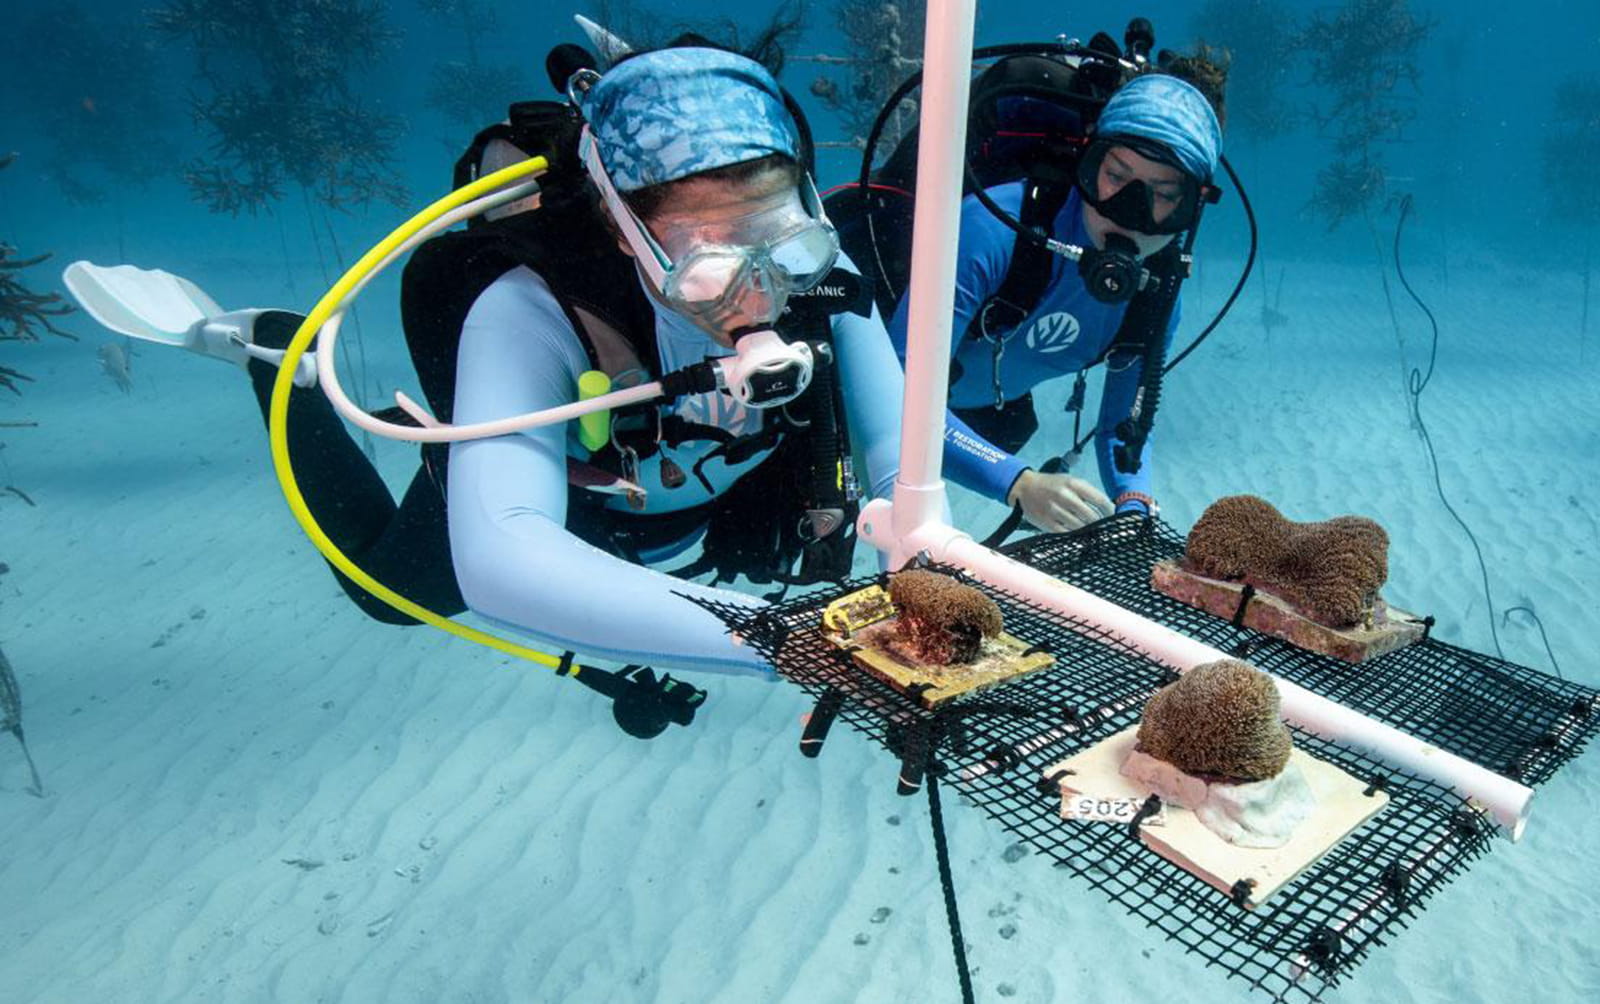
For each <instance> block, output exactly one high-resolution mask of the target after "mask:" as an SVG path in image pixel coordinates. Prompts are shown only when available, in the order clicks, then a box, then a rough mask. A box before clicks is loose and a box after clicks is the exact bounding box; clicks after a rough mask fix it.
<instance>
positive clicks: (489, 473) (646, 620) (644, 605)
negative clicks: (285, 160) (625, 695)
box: [448, 259, 904, 673]
mask: <svg viewBox="0 0 1600 1004" xmlns="http://www.w3.org/2000/svg"><path fill="white" fill-rule="evenodd" d="M841 264H845V263H844V261H843V260H842V259H841ZM833 337H834V349H835V352H836V355H837V358H838V364H839V375H840V380H841V385H842V389H843V398H844V402H845V413H846V421H847V422H848V423H849V430H850V436H851V442H852V444H854V445H855V446H856V447H858V448H859V449H860V450H861V451H862V453H863V460H864V463H865V465H866V468H867V471H866V474H867V479H868V487H869V489H870V490H871V491H872V493H873V494H875V495H882V494H887V493H888V492H889V491H890V490H891V489H892V487H893V484H894V478H895V474H896V472H897V470H898V465H899V444H900V439H899V424H900V421H899V420H900V406H901V398H902V395H903V390H904V378H903V376H902V374H901V368H900V365H899V364H898V362H897V361H896V359H895V355H894V350H893V349H892V348H891V347H890V344H889V338H888V335H887V334H886V332H885V331H884V327H883V322H882V320H881V318H879V316H878V314H877V312H876V311H875V310H874V312H873V314H872V316H871V317H870V318H865V317H860V316H858V315H855V314H842V315H839V317H837V318H836V319H835V321H834V325H833ZM656 344H657V347H658V349H659V350H660V354H661V359H662V364H663V367H664V369H666V370H673V369H677V368H679V367H681V366H684V365H688V364H690V363H693V362H697V361H699V360H700V359H703V358H705V357H707V356H712V355H725V354H727V353H728V352H729V351H730V350H728V349H725V348H722V347H721V346H718V345H717V344H716V343H715V342H713V341H711V339H710V338H709V337H707V336H706V335H704V334H702V333H701V332H700V331H699V329H697V328H695V327H694V326H693V325H692V324H691V323H689V322H688V321H687V320H685V319H683V318H681V317H679V316H677V315H676V314H673V313H672V312H670V311H667V310H664V309H659V308H658V309H657V311H656ZM588 368H589V360H588V357H587V355H586V354H585V352H584V350H583V347H582V343H581V342H580V341H579V339H578V335H577V333H576V332H575V331H573V329H572V325H571V323H570V322H569V321H568V319H567V316H566V314H565V313H564V312H563V311H562V310H561V307H560V305H559V304H558V303H557V302H556V299H555V297H554V296H553V295H552V294H551V292H550V288H549V286H548V285H547V284H546V283H545V281H544V280H543V279H542V278H540V277H539V276H538V275H537V274H536V273H534V272H533V271H531V270H530V269H527V268H516V269H512V270H511V271H510V272H507V273H506V274H505V275H503V276H501V277H500V278H499V279H497V280H496V281H495V282H494V283H492V284H491V285H490V286H489V287H488V288H487V289H485V290H484V292H483V293H482V294H481V295H480V296H479V297H478V299H477V301H476V302H475V303H474V304H473V306H472V309H471V311H470V312H469V313H468V315H467V320H466V324H465V326H464V328H463V330H462V336H461V348H460V352H459V354H458V372H457V379H456V404H455V421H456V422H458V423H462V424H465V423H469V422H481V421H486V420H489V419H494V418H504V417H506V416H508V415H516V414H521V413H523V412H529V411H539V410H543V409H546V408H552V407H556V406H559V405H563V404H567V403H569V402H571V401H573V400H576V398H577V384H578V377H579V375H580V374H582V373H583V372H584V371H585V370H587V369H588ZM675 408H676V409H677V410H678V411H679V412H681V413H683V414H684V416H685V417H686V418H688V419H690V420H692V421H695V422H702V423H706V424H711V425H717V426H720V427H722V428H724V429H727V430H729V431H730V432H733V433H734V434H736V435H737V434H739V433H742V432H748V431H753V429H754V428H756V427H758V425H759V422H760V416H759V415H758V414H755V413H754V412H752V411H750V410H748V409H745V408H743V407H741V406H740V405H738V403H737V402H735V401H734V400H733V399H732V398H731V397H729V396H728V395H726V394H723V393H721V392H720V391H719V392H713V393H710V394H700V395H694V396H692V397H687V398H684V399H682V400H681V401H679V402H678V404H677V405H675ZM569 426H570V428H569ZM715 446H716V444H715V443H711V442H689V443H685V444H683V445H682V446H681V447H677V448H675V449H674V450H673V453H672V456H673V459H674V461H675V462H676V463H677V464H678V465H679V466H680V467H682V468H683V469H684V470H686V471H687V470H691V469H693V468H694V466H695V462H696V461H698V460H699V459H700V458H701V456H702V455H703V454H705V453H707V452H709V451H710V450H711V449H713V448H714V447H715ZM568 456H575V457H578V458H579V459H582V458H584V457H586V456H587V452H586V451H584V450H583V448H582V447H581V446H580V445H578V442H577V434H576V423H568V424H567V425H555V426H546V427H544V428H538V429H529V430H527V431H526V432H523V433H520V434H517V435H510V436H500V437H497V438H494V439H482V440H474V441H470V442H465V443H456V444H453V445H452V446H451V450H450V468H449V506H448V516H449V524H450V546H451V552H452V555H453V558H454V563H455V572H456V578H457V581H458V582H459V584H460V586H461V594H462V596H463V597H464V598H465V600H466V602H467V605H468V606H469V607H470V608H471V609H472V610H473V611H474V612H475V613H477V614H478V615H480V616H482V617H484V618H486V619H488V620H491V621H493V622H496V623H499V624H502V625H505V626H507V627H509V628H512V629H514V630H516V631H519V632H521V633H523V634H526V635H531V636H532V637H534V638H536V639H538V640H541V641H543V642H545V643H547V644H551V645H555V646H558V647H560V648H570V649H573V650H574V651H577V652H580V653H582V654H585V655H589V656H598V657H601V658H610V659H615V660H618V661H622V662H645V663H649V664H651V665H655V666H665V667H673V668H684V669H698V670H723V671H732V672H741V671H754V672H761V673H765V672H770V669H771V667H770V666H769V665H768V664H767V663H766V662H765V661H764V660H763V659H762V658H761V657H760V656H759V655H758V654H757V653H756V652H755V651H754V650H753V649H751V648H750V647H749V646H746V645H744V644H741V643H739V642H738V641H736V640H735V639H733V638H730V637H729V635H728V633H727V631H726V628H725V627H724V625H723V624H722V622H721V621H720V620H718V619H717V618H716V617H715V616H713V615H712V614H711V613H709V612H708V611H706V610H705V609H704V608H702V607H700V606H699V605H697V604H695V603H693V602H691V601H689V600H687V599H684V598H683V596H684V595H690V596H698V597H702V598H713V599H715V600H717V601H719V602H722V603H732V604H743V605H747V606H756V605H760V603H761V600H759V599H757V598H756V597H753V596H749V595H747V594H744V593H738V592H732V591H729V590H724V589H713V588H709V587H706V586H701V585H697V584H695V583H692V582H685V581H683V580H681V579H675V578H672V577H670V576H667V575H665V574H662V573H660V572H655V571H652V570H650V569H648V568H644V567H641V566H639V565H634V564H631V563H629V562H626V561H623V560H622V559H620V558H617V557H615V556H613V555H611V554H609V553H606V552H604V551H601V550H599V549H597V548H594V547H592V546H590V545H589V544H587V543H585V542H584V541H582V540H580V539H579V538H578V537H576V536H574V535H573V534H571V533H569V532H568V531H567V529H566V527H565V522H566V513H567V475H566V460H567V457H568ZM762 459H764V457H763V456H757V457H754V458H751V459H749V460H748V461H746V462H743V463H741V464H738V465H730V464H727V463H726V462H725V461H724V460H723V459H722V458H720V457H718V458H714V459H712V460H710V461H708V462H707V463H706V464H705V466H704V467H703V468H702V472H703V473H704V474H705V475H706V477H707V479H708V480H709V481H710V482H711V483H712V486H713V489H714V491H713V492H712V493H707V492H706V490H705V488H704V486H702V485H701V484H700V482H699V479H698V478H692V477H691V478H689V479H687V481H685V482H684V484H683V485H682V486H681V487H679V488H676V489H666V488H664V487H661V480H660V477H659V474H658V473H657V466H658V464H659V457H654V458H648V459H647V460H646V461H644V462H643V463H642V464H641V467H642V470H641V473H640V479H639V480H640V483H642V484H644V485H646V486H647V487H648V488H649V500H648V510H647V511H650V512H670V511H676V510H679V509H685V508H688V507H690V506H694V505H698V504H700V503H702V502H704V501H706V500H707V499H708V498H710V497H712V495H714V494H718V495H719V494H721V493H722V492H724V491H726V490H727V489H728V488H729V487H731V486H732V485H733V483H734V482H735V481H736V480H737V479H738V478H739V476H740V475H741V474H743V473H745V472H746V471H748V470H749V469H750V468H751V467H753V466H755V465H757V464H759V463H760V462H761V460H762Z"/></svg>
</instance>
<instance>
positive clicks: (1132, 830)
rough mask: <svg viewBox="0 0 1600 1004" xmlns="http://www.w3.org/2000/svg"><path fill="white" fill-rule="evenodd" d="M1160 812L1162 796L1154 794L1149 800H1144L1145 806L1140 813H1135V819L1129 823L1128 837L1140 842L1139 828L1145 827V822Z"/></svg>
mask: <svg viewBox="0 0 1600 1004" xmlns="http://www.w3.org/2000/svg"><path fill="white" fill-rule="evenodd" d="M1160 811H1161V796H1160V795H1157V794H1153V793H1152V794H1151V796H1150V797H1149V798H1147V799H1145V800H1144V804H1143V805H1141V806H1139V811H1138V812H1135V813H1134V814H1133V818H1132V819H1131V820H1129V821H1128V836H1130V837H1132V838H1133V839H1135V840H1138V839H1139V827H1141V826H1143V825H1144V821H1145V820H1146V819H1149V818H1150V817H1151V816H1153V815H1155V814H1156V813H1158V812H1160Z"/></svg>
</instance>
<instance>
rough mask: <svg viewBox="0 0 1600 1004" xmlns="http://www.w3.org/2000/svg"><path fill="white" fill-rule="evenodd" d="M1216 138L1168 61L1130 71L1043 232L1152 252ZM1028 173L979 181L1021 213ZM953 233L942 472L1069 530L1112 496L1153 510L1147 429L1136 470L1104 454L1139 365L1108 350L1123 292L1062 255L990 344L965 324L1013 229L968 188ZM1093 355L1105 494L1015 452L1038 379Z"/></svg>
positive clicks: (1211, 161)
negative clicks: (957, 233)
mask: <svg viewBox="0 0 1600 1004" xmlns="http://www.w3.org/2000/svg"><path fill="white" fill-rule="evenodd" d="M1221 149H1222V133H1221V126H1220V123H1219V121H1218V118H1217V115H1216V113H1215V111H1214V110H1213V108H1212V106H1211V103H1210V102H1209V101H1208V100H1207V99H1206V97H1205V96H1204V95H1203V94H1202V93H1201V92H1200V91H1199V90H1197V89H1196V88H1195V87H1193V86H1192V85H1190V84H1188V83H1186V82H1184V81H1181V80H1179V79H1177V78H1175V77H1172V76H1167V75H1164V74H1157V73H1151V74H1147V75H1144V76H1140V77H1136V78H1135V79H1133V80H1132V81H1130V82H1129V83H1127V84H1125V85H1124V86H1123V87H1122V88H1120V89H1119V90H1118V91H1117V92H1116V93H1115V94H1114V95H1113V96H1112V97H1111V99H1110V100H1109V101H1108V102H1107V103H1106V106H1105V108H1104V109H1103V110H1102V112H1101V114H1100V117H1099V122H1098V126H1097V127H1096V132H1095V136H1094V143H1092V144H1091V145H1090V147H1089V150H1088V152H1086V153H1085V154H1084V165H1083V167H1082V169H1080V171H1079V175H1078V177H1079V184H1078V187H1077V188H1076V189H1075V190H1074V191H1072V192H1071V193H1070V195H1069V196H1068V197H1067V200H1066V203H1065V204H1064V206H1063V207H1062V209H1061V211H1060V212H1059V213H1058V214H1057V215H1056V218H1055V220H1054V223H1053V225H1052V226H1051V228H1050V229H1051V236H1052V237H1054V238H1055V239H1056V240H1058V241H1061V242H1063V243H1066V244H1072V245H1075V246H1078V247H1085V248H1087V247H1094V248H1099V249H1104V248H1106V246H1107V239H1108V237H1109V238H1111V240H1113V241H1117V240H1121V241H1124V242H1131V245H1132V247H1131V248H1130V251H1131V250H1132V249H1133V248H1136V249H1137V254H1138V256H1139V257H1140V258H1148V257H1149V256H1151V255H1154V254H1156V253H1157V252H1160V251H1161V250H1162V249H1164V248H1166V247H1167V246H1168V245H1169V244H1170V243H1171V242H1172V241H1173V239H1174V238H1175V237H1176V235H1177V234H1178V233H1179V232H1181V231H1182V230H1183V229H1186V228H1187V225H1188V222H1189V221H1190V220H1192V219H1193V218H1194V214H1195V213H1196V212H1197V210H1198V205H1199V201H1200V186H1202V185H1205V184H1207V183H1209V182H1210V180H1211V176H1212V174H1213V172H1214V171H1215V170H1216V167H1217V164H1218V160H1219V158H1220V156H1221ZM1023 184H1024V183H1023V182H1016V183H1012V184H1007V185H1000V186H997V187H995V188H993V189H991V190H989V193H988V194H989V195H990V196H991V197H992V198H993V200H994V201H995V202H996V203H997V204H998V205H999V206H1000V207H1001V208H1003V209H1005V210H1006V211H1007V212H1009V213H1011V214H1012V215H1013V216H1016V215H1018V212H1019V208H1020V205H1021V201H1022V186H1023ZM960 241H961V244H960V255H959V258H958V261H957V266H956V299H955V312H954V316H953V318H952V336H951V343H950V344H951V351H952V363H951V386H950V409H951V413H950V415H949V416H948V422H947V425H946V430H945V470H946V472H947V475H948V476H949V477H950V478H951V479H952V480H954V481H955V482H956V483H957V484H960V485H962V486H964V487H967V488H970V489H972V490H973V491H976V492H979V493H981V494H983V495H985V496H987V497H989V498H992V499H996V500H998V501H1003V502H1006V503H1007V504H1008V505H1020V506H1021V508H1022V511H1023V514H1024V515H1025V516H1026V517H1027V518H1028V520H1029V521H1030V522H1032V523H1033V524H1034V525H1036V526H1038V527H1040V528H1041V529H1045V530H1051V531H1063V530H1070V529H1073V528H1075V527H1078V526H1081V525H1084V524H1085V523H1088V522H1091V521H1093V520H1094V519H1096V518H1099V517H1101V516H1104V515H1107V514H1108V513H1110V512H1111V511H1112V510H1113V509H1115V510H1116V511H1124V510H1129V509H1136V510H1140V511H1146V512H1148V511H1150V510H1151V509H1152V508H1153V506H1154V499H1153V493H1152V491H1151V487H1150V484H1151V479H1150V463H1149V460H1150V449H1149V444H1148V442H1147V443H1146V444H1145V446H1144V449H1143V450H1142V451H1141V455H1140V458H1139V459H1140V460H1141V463H1139V464H1138V465H1137V470H1136V471H1132V472H1129V471H1124V470H1121V469H1119V467H1118V465H1116V464H1115V463H1114V462H1113V451H1114V449H1115V448H1116V446H1117V445H1118V443H1119V440H1118V439H1117V437H1116V435H1115V433H1114V430H1115V428H1116V426H1117V424H1118V422H1119V421H1121V420H1122V419H1125V418H1127V417H1128V415H1129V412H1130V409H1131V408H1132V406H1133V403H1134V399H1135V395H1136V393H1137V392H1138V390H1139V387H1140V381H1141V376H1142V373H1143V364H1142V358H1141V354H1140V352H1139V350H1138V349H1137V348H1133V349H1127V348H1119V349H1118V351H1114V352H1111V353H1110V354H1109V356H1106V353H1107V351H1108V349H1110V348H1111V347H1112V345H1113V342H1114V340H1115V338H1116V335H1117V333H1118V330H1119V327H1120V326H1121V324H1122V321H1123V317H1124V315H1125V314H1126V312H1127V311H1128V310H1129V305H1128V304H1127V303H1114V304H1113V303H1104V302H1101V301H1100V300H1097V299H1096V298H1095V297H1093V296H1091V295H1090V292H1089V289H1088V287H1087V286H1086V284H1085V281H1084V279H1083V278H1082V277H1081V276H1080V274H1079V272H1078V269H1077V267H1076V266H1075V265H1074V264H1073V263H1071V262H1067V261H1064V260H1063V259H1060V258H1059V257H1058V258H1056V259H1055V262H1054V264H1053V266H1052V273H1051V277H1050V282H1049V284H1048V286H1047V287H1046V289H1045V291H1044V293H1043V295H1042V296H1041V297H1040V299H1039V301H1038V303H1037V304H1036V305H1035V306H1034V308H1033V309H1032V311H1031V312H1030V313H1029V314H1028V315H1027V316H1026V318H1025V319H1023V320H1022V322H1021V323H1020V324H1019V325H1017V326H1016V327H1015V328H1013V329H1011V330H1010V331H1009V332H1007V333H1005V334H1003V335H1002V337H1003V339H1004V342H1003V351H1001V352H1000V353H999V354H998V357H997V354H996V352H995V348H994V343H993V342H991V341H989V340H987V339H984V338H977V337H972V336H971V335H970V334H969V328H970V327H971V325H972V321H973V318H974V317H975V316H976V314H977V313H978V311H979V310H980V308H981V307H982V306H983V304H984V303H985V302H986V301H988V300H989V299H990V298H991V297H992V296H994V295H995V294H997V293H998V292H999V291H1000V288H1001V284H1002V283H1003V281H1004V279H1005V277H1006V274H1007V271H1008V269H1009V267H1010V265H1011V259H1012V255H1013V251H1014V248H1015V245H1016V236H1015V234H1014V233H1013V231H1012V230H1010V229H1009V228H1007V227H1006V226H1005V225H1004V224H1003V223H1001V222H1000V221H999V220H997V219H996V218H995V217H994V216H993V215H992V214H991V212H989V211H988V210H987V209H986V208H985V207H983V206H982V205H981V204H980V203H979V202H978V200H977V199H976V197H973V196H969V197H968V198H967V199H966V200H964V201H963V203H962V207H961V238H960ZM1124 246H1127V245H1126V244H1125V245H1124ZM906 315H907V304H906V303H905V302H902V303H901V306H900V309H899V310H898V311H897V312H896V314H895V317H894V318H893V320H892V321H891V323H890V328H889V330H890V335H891V337H892V338H893V339H894V343H895V348H896V350H897V351H898V352H900V354H901V355H902V357H903V356H904V352H905V340H906V323H907V316H906ZM1178 315H1179V311H1178V310H1177V309H1176V308H1174V310H1173V311H1172V315H1171V318H1170V320H1169V322H1168V324H1167V327H1166V331H1165V337H1166V339H1167V340H1168V341H1169V342H1170V340H1171V338H1172V332H1173V330H1174V329H1175V328H1176V326H1177V324H1178ZM1102 358H1104V361H1105V363H1106V376H1105V383H1104V389H1103V393H1102V397H1101V406H1100V420H1099V423H1098V431H1097V433H1096V436H1095V452H1096V456H1097V458H1098V460H1099V468H1100V479H1101V483H1102V484H1103V486H1104V489H1105V493H1104V494H1102V493H1101V492H1100V491H1099V490H1098V489H1096V488H1095V487H1094V486H1093V485H1091V484H1089V483H1088V482H1086V481H1084V480H1082V479H1079V478H1075V477H1071V476H1069V475H1066V474H1048V473H1041V472H1039V471H1035V470H1032V469H1030V468H1029V467H1028V466H1027V465H1025V464H1024V463H1023V462H1022V461H1020V460H1019V459H1017V457H1016V456H1015V453H1016V451H1018V450H1019V449H1021V447H1022V445H1023V444H1024V443H1026V442H1027V441H1028V439H1029V438H1030V437H1031V436H1032V434H1033V432H1034V431H1035V430H1036V429H1037V427H1038V424H1039V423H1038V418H1037V416H1036V415H1035V413H1034V407H1033V400H1032V395H1031V392H1032V390H1033V388H1034V387H1035V386H1037V385H1038V384H1040V383H1042V382H1043V381H1045V380H1049V379H1051V378H1054V377H1059V376H1071V375H1075V374H1079V375H1081V374H1082V372H1083V370H1084V369H1086V368H1087V367H1089V366H1091V365H1093V364H1095V363H1096V362H1099V361H1101V360H1102ZM1080 378H1081V376H1080ZM1076 396H1077V395H1076V394H1075V395H1074V397H1076ZM1067 445H1068V446H1070V445H1071V444H1070V443H1068V444H1067ZM1063 449H1064V448H1063ZM1113 500H1114V501H1113Z"/></svg>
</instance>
